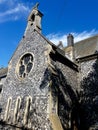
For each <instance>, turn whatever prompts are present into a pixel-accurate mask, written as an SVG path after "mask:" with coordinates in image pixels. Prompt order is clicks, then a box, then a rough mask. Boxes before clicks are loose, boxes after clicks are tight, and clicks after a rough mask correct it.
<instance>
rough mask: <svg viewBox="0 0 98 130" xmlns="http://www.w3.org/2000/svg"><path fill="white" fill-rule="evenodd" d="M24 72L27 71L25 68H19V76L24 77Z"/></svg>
mask: <svg viewBox="0 0 98 130" xmlns="http://www.w3.org/2000/svg"><path fill="white" fill-rule="evenodd" d="M24 71H25V66H24V65H21V66H20V68H19V74H20V76H22V74H23V73H24Z"/></svg>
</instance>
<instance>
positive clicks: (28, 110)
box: [0, 31, 52, 130]
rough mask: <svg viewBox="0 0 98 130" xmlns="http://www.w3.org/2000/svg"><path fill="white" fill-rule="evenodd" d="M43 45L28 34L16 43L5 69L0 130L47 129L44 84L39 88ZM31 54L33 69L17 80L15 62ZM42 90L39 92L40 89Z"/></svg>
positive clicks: (43, 66) (44, 61) (45, 57)
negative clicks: (6, 72) (6, 71)
mask: <svg viewBox="0 0 98 130" xmlns="http://www.w3.org/2000/svg"><path fill="white" fill-rule="evenodd" d="M46 51H48V50H47V42H46V41H45V40H44V39H43V38H42V37H41V36H40V35H39V34H38V33H37V32H36V31H32V32H30V34H29V33H28V35H26V36H25V37H24V38H23V39H22V40H21V42H20V44H19V46H18V48H17V49H16V51H15V53H14V55H13V56H12V58H11V60H10V62H9V66H8V75H7V77H6V81H5V82H4V85H3V91H2V93H1V100H0V111H1V115H0V124H2V126H1V127H0V129H9V130H11V129H15V128H18V127H19V128H21V129H22V128H30V129H34V130H46V129H47V130H50V129H52V128H51V125H50V122H49V120H48V118H47V115H48V114H47V113H48V107H47V106H48V90H49V88H48V87H49V86H48V84H47V85H46V86H45V87H42V86H43V84H42V81H43V80H44V72H45V71H46V70H47V68H48V64H47V60H48V55H46V54H45V52H46ZM26 53H30V54H32V55H33V58H34V59H33V62H34V65H33V69H32V70H31V72H30V73H29V74H28V76H26V77H25V78H21V77H19V74H18V67H19V61H20V59H21V57H22V56H23V55H25V54H26ZM42 88H43V89H42Z"/></svg>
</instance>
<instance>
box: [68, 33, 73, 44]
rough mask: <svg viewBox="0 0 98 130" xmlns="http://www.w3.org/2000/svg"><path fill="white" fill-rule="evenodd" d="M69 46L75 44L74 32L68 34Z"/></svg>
mask: <svg viewBox="0 0 98 130" xmlns="http://www.w3.org/2000/svg"><path fill="white" fill-rule="evenodd" d="M67 46H74V37H73V35H72V34H69V35H68V36H67Z"/></svg>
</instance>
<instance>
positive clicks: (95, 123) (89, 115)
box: [80, 59, 98, 130]
mask: <svg viewBox="0 0 98 130" xmlns="http://www.w3.org/2000/svg"><path fill="white" fill-rule="evenodd" d="M92 68H93V70H92V72H90V73H89V74H88V76H87V77H85V78H83V80H82V81H81V88H82V92H81V93H80V130H92V129H93V130H98V59H97V60H96V61H95V63H94V64H93V66H92Z"/></svg>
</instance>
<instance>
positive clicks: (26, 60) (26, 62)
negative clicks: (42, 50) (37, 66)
mask: <svg viewBox="0 0 98 130" xmlns="http://www.w3.org/2000/svg"><path fill="white" fill-rule="evenodd" d="M29 61H30V56H29V55H26V56H25V57H24V64H28V63H29Z"/></svg>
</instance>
